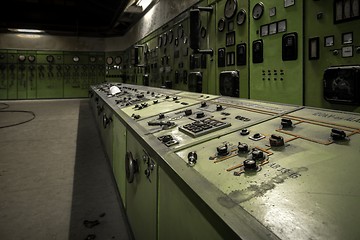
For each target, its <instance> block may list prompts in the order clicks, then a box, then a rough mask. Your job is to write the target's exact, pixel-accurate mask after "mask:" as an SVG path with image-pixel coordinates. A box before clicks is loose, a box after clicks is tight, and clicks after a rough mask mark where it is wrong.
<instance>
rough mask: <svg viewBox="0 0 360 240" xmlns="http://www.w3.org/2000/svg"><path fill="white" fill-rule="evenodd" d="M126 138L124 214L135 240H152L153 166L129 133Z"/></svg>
mask: <svg viewBox="0 0 360 240" xmlns="http://www.w3.org/2000/svg"><path fill="white" fill-rule="evenodd" d="M126 137H127V153H126V158H125V159H126V160H125V163H126V164H125V165H127V166H128V167H127V169H128V170H127V174H126V175H127V184H126V213H127V216H128V219H129V222H130V225H131V229H132V231H133V233H134V236H135V239H137V240H151V239H156V213H157V165H156V164H155V162H154V160H153V159H152V158H151V157H149V155H148V154H147V153H146V151H145V150H144V149H143V147H142V145H141V144H140V143H139V142H138V141H137V140H136V138H135V137H134V136H133V135H132V134H130V133H129V132H128V133H127V136H126ZM135 166H136V167H135ZM146 173H148V174H147V175H146Z"/></svg>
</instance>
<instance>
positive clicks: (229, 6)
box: [224, 0, 237, 19]
mask: <svg viewBox="0 0 360 240" xmlns="http://www.w3.org/2000/svg"><path fill="white" fill-rule="evenodd" d="M236 10H237V0H227V1H226V3H225V8H224V16H225V17H226V18H227V19H229V18H232V17H233V16H234V15H235V13H236Z"/></svg>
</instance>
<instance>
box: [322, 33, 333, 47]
mask: <svg viewBox="0 0 360 240" xmlns="http://www.w3.org/2000/svg"><path fill="white" fill-rule="evenodd" d="M324 44H325V47H331V46H334V36H327V37H325V40H324Z"/></svg>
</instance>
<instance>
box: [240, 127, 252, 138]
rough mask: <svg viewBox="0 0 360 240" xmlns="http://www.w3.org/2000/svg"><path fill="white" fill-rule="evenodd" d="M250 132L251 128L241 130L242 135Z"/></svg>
mask: <svg viewBox="0 0 360 240" xmlns="http://www.w3.org/2000/svg"><path fill="white" fill-rule="evenodd" d="M249 133H250V131H249V130H247V129H246V128H244V129H241V131H240V135H242V136H246V135H249Z"/></svg>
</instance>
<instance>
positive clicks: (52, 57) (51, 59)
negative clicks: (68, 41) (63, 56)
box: [46, 55, 54, 63]
mask: <svg viewBox="0 0 360 240" xmlns="http://www.w3.org/2000/svg"><path fill="white" fill-rule="evenodd" d="M46 61H48V62H49V63H51V62H53V61H54V56H53V55H48V56H46Z"/></svg>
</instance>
